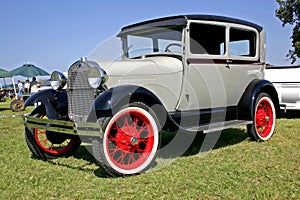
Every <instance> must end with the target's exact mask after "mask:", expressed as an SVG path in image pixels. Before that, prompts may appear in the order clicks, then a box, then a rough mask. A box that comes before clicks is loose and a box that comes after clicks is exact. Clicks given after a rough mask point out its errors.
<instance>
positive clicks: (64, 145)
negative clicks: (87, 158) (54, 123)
mask: <svg viewBox="0 0 300 200" xmlns="http://www.w3.org/2000/svg"><path fill="white" fill-rule="evenodd" d="M30 116H31V117H36V118H41V119H42V118H45V117H46V110H45V107H44V106H39V107H37V108H36V109H35V110H34V111H33V112H32V113H31V114H30ZM25 140H26V143H27V145H28V148H29V149H30V151H31V152H32V153H33V154H34V155H35V156H36V157H38V158H40V159H43V160H47V159H53V158H58V157H68V156H71V155H73V154H74V152H75V151H76V150H77V149H78V148H79V146H80V144H81V140H80V138H79V137H78V136H73V135H67V134H62V133H55V132H51V131H46V130H43V129H38V128H33V129H29V128H25Z"/></svg>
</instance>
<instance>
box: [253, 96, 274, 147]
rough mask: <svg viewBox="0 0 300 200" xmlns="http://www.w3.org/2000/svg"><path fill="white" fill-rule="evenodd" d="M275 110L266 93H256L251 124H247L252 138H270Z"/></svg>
mask: <svg viewBox="0 0 300 200" xmlns="http://www.w3.org/2000/svg"><path fill="white" fill-rule="evenodd" d="M275 121H276V112H275V107H274V104H273V101H272V99H271V97H270V96H269V95H268V94H265V93H262V94H260V95H258V97H257V100H256V104H255V111H254V119H253V125H251V126H248V132H249V134H250V137H251V138H252V139H253V140H262V141H266V140H268V139H270V138H271V137H272V135H273V133H274V129H275V123H276V122H275Z"/></svg>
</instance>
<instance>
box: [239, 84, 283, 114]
mask: <svg viewBox="0 0 300 200" xmlns="http://www.w3.org/2000/svg"><path fill="white" fill-rule="evenodd" d="M263 92H264V93H267V94H268V95H270V97H271V98H272V100H273V103H274V106H275V109H276V114H277V115H279V113H280V107H279V99H278V94H277V91H276V89H275V87H274V85H273V84H272V83H271V82H270V81H268V80H265V79H255V80H253V81H252V82H251V83H250V84H249V85H248V87H247V88H246V90H245V92H244V94H243V96H242V98H241V100H240V102H239V104H238V107H239V113H238V115H239V119H245V120H252V119H253V117H254V107H255V102H256V97H257V96H258V95H259V94H260V93H263Z"/></svg>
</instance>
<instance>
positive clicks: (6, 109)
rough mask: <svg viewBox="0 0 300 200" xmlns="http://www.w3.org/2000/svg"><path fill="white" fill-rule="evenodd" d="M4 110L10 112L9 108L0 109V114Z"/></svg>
mask: <svg viewBox="0 0 300 200" xmlns="http://www.w3.org/2000/svg"><path fill="white" fill-rule="evenodd" d="M5 110H10V108H0V112H1V111H5Z"/></svg>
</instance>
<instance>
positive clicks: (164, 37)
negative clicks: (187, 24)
mask: <svg viewBox="0 0 300 200" xmlns="http://www.w3.org/2000/svg"><path fill="white" fill-rule="evenodd" d="M182 30H183V27H182V26H180V27H179V26H177V27H167V28H147V29H142V30H139V31H135V32H130V33H128V34H126V35H123V36H122V41H123V53H124V55H125V56H126V57H128V58H134V57H138V56H141V55H145V54H151V53H158V52H160V53H166V52H169V53H170V52H172V53H179V54H181V53H182Z"/></svg>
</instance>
